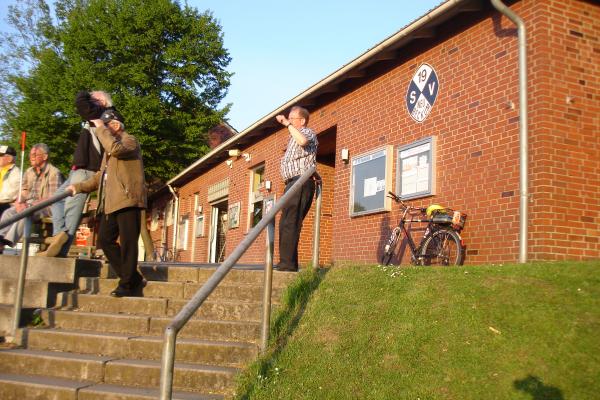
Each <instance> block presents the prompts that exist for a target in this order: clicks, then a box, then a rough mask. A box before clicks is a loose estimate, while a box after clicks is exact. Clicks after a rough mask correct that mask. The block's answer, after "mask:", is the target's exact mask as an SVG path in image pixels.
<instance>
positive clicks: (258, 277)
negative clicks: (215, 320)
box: [100, 263, 296, 287]
mask: <svg viewBox="0 0 600 400" xmlns="http://www.w3.org/2000/svg"><path fill="white" fill-rule="evenodd" d="M215 270H216V267H215V264H189V263H180V264H168V263H159V264H150V263H141V264H140V271H141V272H142V274H143V275H144V278H146V279H147V280H149V281H162V282H167V281H168V282H196V283H204V282H206V281H207V280H208V278H210V277H211V276H212V274H213V273H214V272H215ZM264 274H265V273H264V267H260V266H254V267H253V268H250V267H243V266H239V267H238V266H236V267H234V268H233V269H232V270H231V271H229V273H228V274H227V276H226V277H225V278H224V279H223V282H221V283H228V284H234V283H246V284H256V285H262V284H263V282H264ZM100 276H101V277H102V278H107V277H110V274H109V273H108V272H106V271H104V272H103V273H102V274H101V275H100ZM113 277H114V276H113ZM295 277H296V274H295V273H289V272H280V271H273V287H284V286H286V285H287V284H289V283H290V282H291V281H292V280H293V279H294V278H295Z"/></svg>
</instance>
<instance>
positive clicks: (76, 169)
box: [37, 90, 124, 257]
mask: <svg viewBox="0 0 600 400" xmlns="http://www.w3.org/2000/svg"><path fill="white" fill-rule="evenodd" d="M75 107H76V109H77V113H78V114H79V115H80V116H81V118H83V120H84V123H83V126H82V129H81V132H80V134H79V139H78V141H77V146H76V147H75V152H74V153H73V165H72V167H71V171H70V173H69V176H68V178H67V180H66V181H65V182H64V183H63V185H62V186H61V187H60V188H58V190H57V192H56V194H60V193H63V192H64V191H65V189H66V188H67V187H68V186H69V185H72V184H75V183H78V182H83V181H85V180H87V179H89V178H91V177H92V176H94V174H95V173H96V172H97V171H98V170H99V169H100V163H101V162H102V154H103V153H104V150H103V149H102V146H101V145H100V142H99V141H98V138H97V137H96V135H95V134H94V132H95V130H96V127H95V126H94V125H93V124H92V123H90V122H89V121H90V120H93V119H97V118H100V116H101V115H102V113H103V112H104V111H106V110H112V111H113V112H114V113H115V114H117V115H119V120H120V121H124V120H123V117H122V116H121V115H120V114H119V113H118V112H117V110H116V109H115V107H114V106H113V103H112V99H111V97H110V95H109V94H108V93H106V92H103V91H98V90H97V91H92V92H86V91H81V92H79V93H77V96H76V98H75ZM87 197H88V195H87V193H79V194H77V195H75V196H73V197H67V198H65V199H63V200H60V201H57V202H56V203H54V204H53V205H52V207H51V208H52V237H50V238H47V239H46V243H47V244H49V246H48V248H47V249H46V251H44V252H39V253H37V255H38V256H42V257H56V256H58V257H66V256H67V254H68V253H69V248H70V247H71V244H72V243H73V240H74V239H75V233H76V232H77V228H78V227H79V223H80V222H81V213H82V212H83V208H84V207H85V201H86V199H87Z"/></svg>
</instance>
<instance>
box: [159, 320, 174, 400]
mask: <svg viewBox="0 0 600 400" xmlns="http://www.w3.org/2000/svg"><path fill="white" fill-rule="evenodd" d="M176 339H177V331H176V330H174V329H173V328H171V327H170V326H169V327H167V329H166V330H165V345H164V347H163V354H162V359H163V363H162V368H161V370H160V393H159V395H160V399H162V400H171V396H172V393H173V371H174V370H175V344H176V342H175V341H176Z"/></svg>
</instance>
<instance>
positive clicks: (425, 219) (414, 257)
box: [382, 192, 466, 265]
mask: <svg viewBox="0 0 600 400" xmlns="http://www.w3.org/2000/svg"><path fill="white" fill-rule="evenodd" d="M388 197H390V198H392V199H393V200H394V201H395V202H397V203H400V205H401V207H402V210H403V212H402V216H401V217H400V221H399V222H398V225H397V226H396V227H395V228H394V229H393V230H392V233H391V234H390V239H389V240H388V243H387V244H386V245H385V247H384V253H383V256H382V263H386V264H387V263H388V262H389V260H390V257H391V254H392V252H393V251H394V249H395V248H396V246H397V245H398V243H399V242H401V241H402V234H404V237H406V242H407V243H408V247H409V249H410V252H411V262H412V264H415V265H429V264H430V262H431V258H432V257H435V258H438V257H439V256H440V255H442V254H443V253H441V252H440V251H436V252H435V253H427V254H426V251H425V247H427V246H430V245H431V241H430V239H429V238H430V237H434V235H436V233H437V232H439V231H442V230H448V228H447V227H446V225H447V223H446V222H443V223H439V222H436V221H435V219H434V217H430V216H425V212H426V209H425V208H417V207H412V206H410V205H408V204H406V203H404V202H403V201H402V199H401V198H400V197H399V196H397V195H395V194H394V193H393V192H389V194H388ZM417 214H418V215H417ZM464 218H466V216H465V217H464ZM463 221H464V220H463ZM413 222H417V223H427V226H426V227H425V229H424V230H425V233H424V234H423V236H422V237H421V238H420V240H419V241H418V242H416V241H415V240H414V239H413V237H412V235H411V234H410V228H407V225H408V226H409V227H410V226H411V225H412V223H413ZM463 223H464V222H463ZM450 229H451V230H452V231H454V233H455V234H456V236H458V240H461V239H460V235H459V234H458V232H457V230H456V229H455V228H454V226H452V227H451V228H450ZM446 240H447V237H445V236H444V241H443V242H442V243H441V247H440V249H445V248H446ZM455 240H456V237H455ZM460 246H461V248H462V247H463V246H462V240H461V244H460ZM458 257H459V258H460V257H462V256H461V255H460V253H459V256H458ZM386 259H387V261H386ZM446 262H448V260H446Z"/></svg>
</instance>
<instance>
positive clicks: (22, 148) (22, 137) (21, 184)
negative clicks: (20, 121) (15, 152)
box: [17, 131, 27, 203]
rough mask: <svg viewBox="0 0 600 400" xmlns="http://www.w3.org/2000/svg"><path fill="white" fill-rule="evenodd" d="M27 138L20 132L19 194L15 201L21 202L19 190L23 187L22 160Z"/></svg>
mask: <svg viewBox="0 0 600 400" xmlns="http://www.w3.org/2000/svg"><path fill="white" fill-rule="evenodd" d="M26 139H27V133H26V132H25V131H23V132H21V177H20V178H19V196H18V197H17V202H18V203H20V202H21V190H22V189H23V162H24V161H25V140H26Z"/></svg>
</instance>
